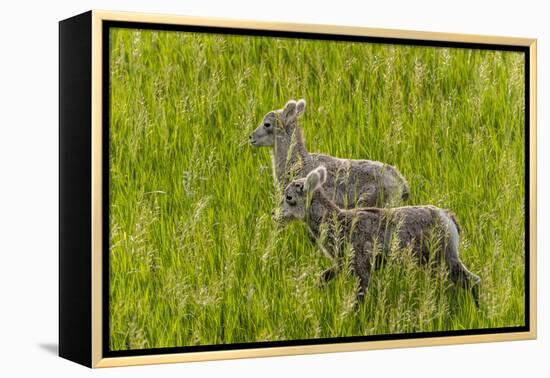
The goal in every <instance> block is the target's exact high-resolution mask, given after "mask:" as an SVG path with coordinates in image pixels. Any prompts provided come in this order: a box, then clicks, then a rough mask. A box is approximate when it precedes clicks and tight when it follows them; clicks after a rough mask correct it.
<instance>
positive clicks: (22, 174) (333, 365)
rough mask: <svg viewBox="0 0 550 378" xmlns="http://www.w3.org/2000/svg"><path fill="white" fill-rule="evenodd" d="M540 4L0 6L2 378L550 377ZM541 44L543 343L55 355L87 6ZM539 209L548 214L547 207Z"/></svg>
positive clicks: (549, 97)
mask: <svg viewBox="0 0 550 378" xmlns="http://www.w3.org/2000/svg"><path fill="white" fill-rule="evenodd" d="M545 3H546V2H545V1H540V2H537V1H530V0H523V1H518V0H516V1H505V0H500V1H479V0H460V1H456V0H455V1H441V0H440V1H436V0H434V1H427V0H414V1H411V0H408V1H407V0H399V1H398V0H378V1H373V2H369V1H365V0H363V1H355V2H354V1H351V0H338V1H330V2H326V3H322V2H321V0H317V1H311V2H307V1H305V0H272V1H268V2H261V1H260V0H256V1H246V0H231V1H224V0H201V1H190V0H180V1H170V0H157V1H144V0H118V1H114V0H104V1H82V0H73V1H70V2H67V3H66V4H63V3H62V2H58V3H52V2H47V1H34V2H33V1H24V0H19V1H4V2H2V3H1V4H2V5H0V9H1V11H0V29H1V32H0V42H1V43H0V54H1V55H0V96H1V98H0V100H1V101H0V168H1V170H0V177H1V179H0V222H1V224H0V230H1V231H0V235H1V238H0V253H1V255H0V256H1V260H0V280H1V285H0V290H1V291H0V294H1V295H0V350H1V351H0V376H3V377H15V376H37V375H47V376H50V375H51V376H56V377H63V376H68V377H78V376H89V375H92V374H95V375H96V376H102V377H107V376H109V377H111V376H132V377H149V376H152V375H154V376H174V377H175V376H187V377H190V376H203V377H207V376H250V377H253V376H263V377H271V376H274V377H275V376H276V377H281V376H289V377H290V376H298V377H300V376H302V377H304V376H313V375H315V376H323V377H324V376H334V375H338V376H343V375H344V374H346V373H352V374H354V375H355V374H356V375H358V376H368V377H377V376H388V377H392V376H413V377H414V376H422V377H426V378H427V377H445V378H448V377H464V376H491V377H493V376H496V377H518V376H524V375H525V376H535V377H536V376H540V377H542V376H548V374H549V373H550V363H549V357H548V356H550V342H549V341H548V338H549V337H550V331H548V327H547V324H548V323H547V322H546V320H547V318H548V313H547V311H546V304H547V301H546V300H545V299H546V298H547V297H548V286H549V279H548V278H547V274H549V272H547V269H548V261H549V260H548V258H547V256H546V252H547V251H548V247H549V246H550V238H549V237H548V231H549V229H550V203H549V200H548V197H546V195H547V194H548V190H549V189H550V188H549V179H550V177H549V171H548V169H547V168H546V164H548V163H549V162H550V148H549V147H548V143H550V135H549V131H548V128H547V127H546V126H547V123H548V117H549V110H548V107H547V106H548V105H550V86H549V84H550V82H549V75H550V70H549V69H548V67H549V65H550V49H549V47H548V44H549V43H550V26H549V24H548V23H547V21H548V14H550V13H549V12H548V11H547V10H546V9H545ZM92 8H94V9H108V10H127V11H142V12H155V13H173V14H183V15H202V16H214V17H229V18H241V19H255V20H271V21H288V22H303V23H325V24H340V25H358V26H369V27H383V28H397V29H416V30H427V31H441V32H459V33H473V34H488V35H507V36H525V37H536V38H538V40H539V44H538V47H539V50H538V53H539V57H538V67H539V72H538V86H539V91H538V95H539V97H538V104H539V107H538V109H539V113H538V115H539V121H538V130H539V133H538V144H539V156H538V162H539V172H538V178H539V186H538V188H539V199H538V205H539V211H538V216H539V236H538V256H539V264H538V273H539V281H538V289H539V293H538V304H539V311H538V319H539V339H538V340H537V341H526V342H506V343H491V344H478V345H467V346H449V347H432V348H415V349H399V350H385V351H370V352H355V353H337V354H326V355H312V356H295V357H282V358H264V359H248V360H239V361H218V362H208V363H193V364H176V365H162V366H147V367H132V368H118V369H108V370H101V371H90V370H88V369H85V368H83V367H80V366H78V365H76V364H73V363H71V362H68V361H65V360H62V359H60V358H58V357H57V356H56V348H57V263H58V259H57V247H58V237H57V232H58V227H57V222H58V213H57V206H58V201H57V195H58V192H57V191H58V185H57V180H58V170H57V161H58V160H57V159H58V157H57V151H58V140H57V138H58V126H57V122H58V118H57V114H58V112H57V106H58V101H57V93H58V81H57V79H58V74H57V70H58V39H57V38H58V25H57V22H58V21H59V20H61V19H64V18H67V17H70V16H72V15H75V14H77V13H81V12H83V11H86V10H89V9H92ZM543 209H544V210H546V211H543Z"/></svg>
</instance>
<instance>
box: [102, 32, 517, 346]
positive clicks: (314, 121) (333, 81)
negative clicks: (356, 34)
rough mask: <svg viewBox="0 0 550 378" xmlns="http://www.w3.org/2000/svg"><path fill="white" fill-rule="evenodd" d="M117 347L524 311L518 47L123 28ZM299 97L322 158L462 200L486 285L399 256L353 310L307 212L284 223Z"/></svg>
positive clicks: (395, 327)
mask: <svg viewBox="0 0 550 378" xmlns="http://www.w3.org/2000/svg"><path fill="white" fill-rule="evenodd" d="M110 38H111V57H110V69H111V76H110V80H111V108H110V109H111V110H110V112H111V113H110V140H111V144H110V152H111V155H110V166H111V168H110V177H111V179H110V180H111V182H110V228H111V230H110V232H111V249H110V255H109V259H110V276H109V279H110V287H109V291H110V340H109V344H110V348H111V349H113V350H122V349H140V348H154V347H155V348H156V347H173V346H188V345H197V344H201V345H205V344H220V343H236V342H255V341H275V340H291V339H309V338H318V337H337V336H355V335H375V334H387V333H408V332H420V331H441V330H463V329H473V328H474V329H475V328H486V327H506V326H517V325H523V322H524V315H525V312H524V311H525V309H524V268H525V265H524V151H523V148H524V126H523V125H524V84H523V83H524V62H523V54H520V53H515V52H495V51H481V50H466V49H452V48H446V49H444V48H431V47H416V46H396V45H380V44H358V43H356V44H353V43H343V42H325V41H311V40H310V41H307V40H293V39H272V38H263V37H241V36H221V35H201V34H192V33H177V32H155V31H136V30H124V29H115V30H114V31H113V32H112V34H111V36H110ZM291 98H294V99H298V98H305V99H306V100H307V102H308V107H307V109H306V112H305V114H304V116H303V117H302V119H301V121H300V125H301V126H302V127H303V130H304V135H305V138H306V144H307V146H308V148H309V150H310V151H311V152H323V153H329V154H332V155H333V156H339V157H347V158H362V159H371V160H379V161H383V162H386V163H390V164H393V165H395V166H396V167H398V169H399V170H400V171H401V173H402V174H403V175H404V176H405V177H406V178H407V180H408V181H409V184H410V187H411V200H410V202H409V203H410V204H433V205H436V206H440V207H445V208H449V209H452V210H453V211H454V212H455V213H456V214H457V217H458V220H459V222H460V224H461V227H462V234H461V242H460V247H461V249H460V254H461V258H462V260H463V261H464V263H465V265H466V266H467V267H468V268H469V269H470V270H471V271H472V272H474V273H475V274H477V275H479V276H480V277H481V279H482V285H483V286H482V291H481V306H480V309H479V311H478V310H476V308H475V306H474V304H473V301H472V300H471V298H470V296H469V295H468V293H467V292H466V291H464V290H460V289H456V288H454V287H452V286H451V285H450V284H449V281H448V280H447V277H446V272H444V271H439V272H436V274H434V272H428V271H427V269H419V268H418V267H417V266H416V265H414V264H413V263H412V262H410V260H409V259H408V258H407V256H404V257H403V258H396V259H392V261H390V262H389V263H388V264H387V266H386V267H385V268H384V269H382V270H380V271H377V272H376V273H375V274H374V276H373V279H372V283H371V286H370V288H369V291H368V294H367V296H366V300H365V304H364V306H363V307H362V308H361V309H360V310H359V311H358V312H355V311H354V309H353V306H354V298H355V287H356V284H357V282H356V281H355V278H354V276H352V275H351V274H349V273H347V274H341V275H340V276H339V277H338V278H337V279H335V280H334V281H332V282H330V283H329V284H328V285H327V286H326V287H322V288H321V287H319V286H318V277H319V274H320V273H321V272H322V270H323V269H324V268H327V267H328V266H329V261H328V260H327V259H326V258H324V257H323V256H322V254H321V253H320V252H319V251H318V250H317V249H316V247H315V246H314V245H313V244H312V243H311V242H310V241H309V238H308V237H307V232H306V228H305V226H304V225H302V224H299V223H294V224H291V225H289V226H287V227H286V228H285V229H281V228H278V227H277V225H276V224H275V223H274V222H273V221H272V220H271V216H270V214H271V210H272V209H273V208H274V206H275V205H276V204H277V203H278V201H279V198H277V195H276V191H275V186H274V182H273V177H272V173H271V159H270V154H269V150H268V149H267V148H263V149H254V148H252V147H251V146H249V145H248V144H247V139H248V136H249V134H250V133H251V131H252V130H253V129H254V128H255V127H256V126H257V124H258V123H259V122H260V120H261V118H262V116H263V115H264V114H265V113H266V112H268V111H269V110H272V109H276V108H280V107H282V106H283V105H284V104H285V102H286V101H287V100H289V99H291Z"/></svg>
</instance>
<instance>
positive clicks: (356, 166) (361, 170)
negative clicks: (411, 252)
mask: <svg viewBox="0 0 550 378" xmlns="http://www.w3.org/2000/svg"><path fill="white" fill-rule="evenodd" d="M305 106H306V103H305V100H303V99H302V100H300V101H298V102H296V101H294V100H291V101H289V102H287V104H286V105H285V107H284V108H283V109H279V110H273V111H270V112H269V113H267V114H266V115H265V116H264V118H263V120H262V123H261V124H260V125H259V126H258V127H257V128H256V130H254V132H253V133H252V135H250V143H251V145H252V146H254V147H262V146H266V147H271V148H272V151H271V154H272V162H273V176H274V178H275V182H276V184H277V185H279V187H280V188H281V189H284V188H285V187H286V185H287V184H288V183H289V182H290V181H292V180H293V179H294V178H299V177H305V176H306V175H307V174H308V173H309V172H311V171H312V170H313V169H315V168H316V167H319V166H321V165H323V166H325V167H326V168H327V171H328V176H327V182H326V184H325V191H326V192H327V193H328V194H329V195H330V197H331V198H332V199H333V200H334V202H335V203H336V205H338V206H339V207H341V208H348V207H355V206H379V207H382V206H385V205H395V204H398V203H400V202H401V201H402V200H405V199H407V198H408V197H409V187H408V184H407V182H406V180H405V179H404V178H403V177H402V176H401V174H400V173H399V172H398V171H397V169H396V168H395V167H393V166H391V165H388V164H384V163H381V162H378V161H370V160H352V159H339V158H335V157H332V156H328V155H324V154H318V153H312V154H310V153H308V151H307V148H306V146H305V142H304V138H303V135H302V130H301V129H300V127H299V126H298V125H297V120H298V117H299V116H300V115H301V114H302V113H303V112H304V110H305Z"/></svg>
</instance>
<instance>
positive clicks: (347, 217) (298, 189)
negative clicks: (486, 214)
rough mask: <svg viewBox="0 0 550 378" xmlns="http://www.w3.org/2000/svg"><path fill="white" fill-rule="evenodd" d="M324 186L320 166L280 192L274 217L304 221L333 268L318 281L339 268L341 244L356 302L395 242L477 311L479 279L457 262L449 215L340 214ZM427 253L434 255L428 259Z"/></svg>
mask: <svg viewBox="0 0 550 378" xmlns="http://www.w3.org/2000/svg"><path fill="white" fill-rule="evenodd" d="M326 182H327V170H326V169H325V167H322V166H321V167H318V168H316V169H315V170H313V171H311V172H310V173H309V174H308V175H307V177H305V178H300V179H297V180H294V181H292V182H291V183H290V184H289V185H288V186H287V187H286V189H285V191H284V197H283V199H282V201H281V207H280V212H279V215H278V220H279V221H280V222H282V223H288V222H289V221H291V220H293V219H298V220H302V221H304V222H305V223H306V224H307V226H308V229H309V231H310V233H311V235H312V237H313V238H314V239H315V240H316V241H317V242H318V243H319V245H320V248H321V249H322V250H323V252H324V253H325V255H326V256H327V257H329V258H330V259H331V260H332V261H333V267H332V268H330V269H328V270H327V271H325V272H324V273H323V276H322V279H323V280H325V281H328V280H330V279H331V278H333V277H334V276H335V275H336V274H337V273H338V271H339V270H340V269H341V267H342V261H343V259H344V255H345V250H344V248H345V244H346V242H347V243H348V246H351V247H352V250H353V258H352V260H351V267H352V270H353V272H354V273H355V274H356V275H357V276H358V277H359V289H358V292H357V299H358V301H360V300H361V299H362V298H363V297H364V296H365V293H366V290H367V286H368V284H369V278H370V274H371V269H372V268H376V267H378V266H379V265H380V262H382V261H383V259H384V257H385V256H386V255H387V254H388V253H389V252H390V251H391V246H392V243H397V245H398V246H399V249H400V250H402V249H404V248H410V250H411V251H412V253H413V256H414V257H415V258H416V259H417V260H418V261H419V262H428V261H432V262H434V263H436V264H441V263H444V264H445V266H446V267H447V269H448V271H449V276H450V279H451V281H452V282H453V283H454V284H456V285H458V286H461V287H464V288H467V289H469V290H471V292H472V295H473V297H474V300H475V304H476V305H477V306H479V284H480V281H481V280H480V278H479V277H478V276H476V275H475V274H473V273H471V272H470V271H468V269H466V267H465V266H464V264H463V263H462V262H461V261H460V258H459V256H458V242H459V231H460V230H459V226H458V223H457V221H456V218H455V216H454V215H453V214H452V213H451V212H450V211H449V210H445V209H440V208H437V207H435V206H431V205H426V206H405V207H396V208H386V209H381V208H374V207H370V208H355V209H349V210H344V209H341V208H340V207H339V206H337V205H336V204H335V203H334V202H333V201H331V200H330V199H329V198H328V197H327V195H326V193H325V190H324V186H325V185H326ZM434 233H435V234H434ZM434 235H436V236H437V237H436V238H435V242H434V238H433V236H434ZM434 244H435V245H434ZM375 245H376V246H377V251H378V253H376V257H375V256H374V252H373V251H374V249H375ZM430 251H432V253H435V256H433V254H432V257H431V259H430Z"/></svg>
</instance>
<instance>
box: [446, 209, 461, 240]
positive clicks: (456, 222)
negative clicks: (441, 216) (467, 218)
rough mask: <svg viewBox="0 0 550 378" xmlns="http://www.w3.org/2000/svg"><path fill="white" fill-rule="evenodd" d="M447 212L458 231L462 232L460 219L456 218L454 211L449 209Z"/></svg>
mask: <svg viewBox="0 0 550 378" xmlns="http://www.w3.org/2000/svg"><path fill="white" fill-rule="evenodd" d="M447 214H449V217H450V218H451V220H452V221H453V223H454V224H455V226H456V230H457V231H458V234H460V232H461V231H462V229H461V228H460V225H459V224H458V220H457V219H456V215H455V214H454V213H453V212H452V211H447Z"/></svg>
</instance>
